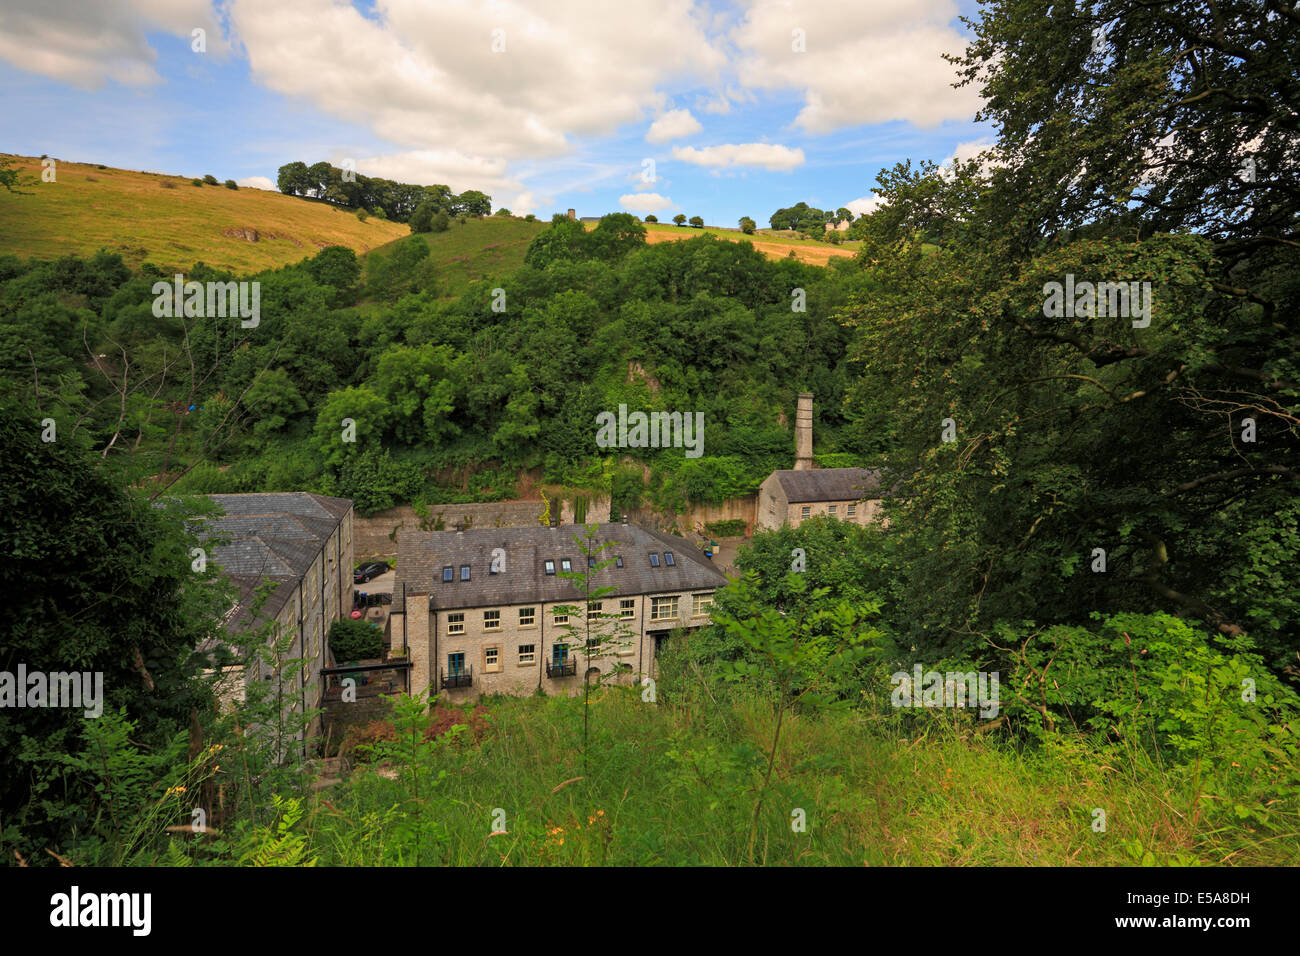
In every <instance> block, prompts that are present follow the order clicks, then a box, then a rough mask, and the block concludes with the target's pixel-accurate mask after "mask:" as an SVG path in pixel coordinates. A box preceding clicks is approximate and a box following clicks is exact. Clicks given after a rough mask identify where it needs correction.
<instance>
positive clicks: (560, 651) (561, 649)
mask: <svg viewBox="0 0 1300 956" xmlns="http://www.w3.org/2000/svg"><path fill="white" fill-rule="evenodd" d="M568 659H569V645H568V644H552V645H551V663H552V664H563V663H564V662H565V661H567V660H568Z"/></svg>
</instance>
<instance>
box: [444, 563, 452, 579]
mask: <svg viewBox="0 0 1300 956" xmlns="http://www.w3.org/2000/svg"><path fill="white" fill-rule="evenodd" d="M454 573H455V572H454V571H453V570H452V567H451V565H450V564H449V565H447V566H446V567H445V568H443V569H442V580H443V581H450V580H451V579H452V575H453V574H454Z"/></svg>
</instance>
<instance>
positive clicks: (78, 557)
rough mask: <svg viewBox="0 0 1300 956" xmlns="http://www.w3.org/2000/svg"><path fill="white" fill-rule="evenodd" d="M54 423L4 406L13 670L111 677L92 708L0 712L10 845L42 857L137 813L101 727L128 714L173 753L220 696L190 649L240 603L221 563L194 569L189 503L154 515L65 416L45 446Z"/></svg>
mask: <svg viewBox="0 0 1300 956" xmlns="http://www.w3.org/2000/svg"><path fill="white" fill-rule="evenodd" d="M45 417H47V415H46V414H42V413H41V412H38V411H37V410H36V408H34V407H32V406H29V405H26V404H17V403H12V402H9V401H7V400H3V401H0V440H2V441H3V443H4V448H5V454H4V455H3V456H0V481H2V482H3V487H4V488H6V489H7V490H8V492H9V496H8V499H7V501H6V505H5V507H4V508H3V509H0V554H2V555H3V558H0V582H2V583H3V585H4V588H5V593H6V594H7V605H8V606H7V610H6V615H7V617H8V622H7V624H6V627H5V636H4V646H5V655H6V664H5V667H4V669H5V670H7V671H9V672H11V673H12V672H14V671H16V670H17V666H18V665H19V664H22V665H25V667H26V669H27V671H28V674H29V676H30V675H31V674H34V673H37V672H39V673H42V674H45V675H53V674H55V673H77V674H78V675H80V674H82V673H86V674H91V675H95V674H98V675H100V676H99V678H98V680H97V681H95V680H92V681H91V684H90V685H89V686H86V688H85V689H86V690H87V691H88V692H89V693H90V694H91V695H92V696H94V695H95V694H96V692H95V687H98V693H99V696H98V700H97V702H95V701H91V700H86V699H85V698H83V700H82V704H83V705H84V706H82V707H66V706H64V707H53V706H36V707H33V706H28V707H16V706H13V702H12V700H11V701H10V702H9V703H8V705H7V706H4V707H0V752H3V753H4V755H5V763H6V772H5V773H4V774H2V775H0V813H3V815H4V828H5V844H6V846H7V847H8V848H9V850H10V851H11V852H12V851H13V850H15V849H16V850H19V851H20V852H21V853H22V855H23V856H24V857H25V858H26V859H28V860H30V861H32V862H34V863H37V862H44V861H45V860H46V859H48V855H47V854H46V853H45V850H46V849H50V850H53V851H55V852H59V851H63V852H65V853H66V852H70V851H71V850H72V849H73V847H72V846H71V844H72V843H73V842H74V841H75V840H77V839H80V840H82V841H85V842H86V843H87V844H89V845H93V844H94V843H95V842H96V841H99V842H102V841H103V840H104V837H103V836H101V834H104V833H105V832H106V831H108V830H110V829H116V828H117V824H118V823H119V822H124V817H125V814H126V813H128V812H129V811H131V810H132V809H133V807H130V806H122V805H120V804H117V803H115V802H114V801H115V796H118V797H120V796H121V795H123V793H124V792H125V787H126V783H125V782H124V781H123V780H121V779H106V775H108V774H110V773H111V771H110V770H109V769H108V766H106V764H107V763H108V761H109V758H110V756H111V755H110V754H108V753H106V752H101V751H98V750H97V748H96V747H95V746H94V745H93V744H91V743H90V737H91V736H93V731H94V730H95V728H100V729H107V728H108V724H107V723H104V721H105V720H110V722H111V718H112V717H113V715H115V714H116V713H117V712H118V711H119V710H121V711H123V712H124V713H125V715H126V716H127V717H128V718H129V719H130V720H131V721H132V722H133V723H134V725H135V731H134V733H133V736H134V739H135V740H137V741H139V742H140V744H141V745H142V746H143V747H144V748H147V749H149V750H155V751H156V752H158V753H166V754H169V759H170V758H173V757H175V751H174V750H172V749H171V742H172V740H174V739H175V736H176V734H177V733H178V732H179V731H182V730H183V729H184V728H185V726H186V724H187V723H188V721H189V717H190V713H191V710H195V711H197V712H200V713H207V712H208V709H209V707H210V705H211V702H212V697H211V695H210V693H209V692H208V690H207V688H206V687H205V686H204V685H203V684H202V682H201V681H200V680H198V679H197V675H198V671H199V668H200V666H201V665H202V663H203V661H202V658H201V657H200V655H198V654H197V653H195V648H196V647H198V646H199V645H200V644H201V643H202V642H204V641H206V640H209V639H215V638H217V637H218V636H219V634H220V630H219V625H218V622H219V621H220V618H221V613H222V611H223V610H224V609H225V608H226V607H228V606H229V601H230V591H229V589H228V588H227V587H226V586H225V584H224V581H223V579H221V578H220V577H219V576H218V574H217V570H216V567H215V566H214V565H213V564H211V562H210V561H209V562H208V563H207V565H206V568H205V569H204V570H203V571H198V570H196V566H194V565H192V563H191V562H192V561H193V560H194V555H195V553H196V552H194V551H193V550H192V549H194V548H197V547H199V542H198V541H197V540H195V538H194V536H193V533H192V530H189V529H187V526H186V522H187V521H192V520H193V518H194V505H193V503H191V504H186V503H184V502H181V501H179V500H169V501H161V502H160V503H159V504H158V505H157V506H153V505H151V504H150V503H149V502H148V501H147V500H145V499H144V497H143V496H141V495H139V494H137V493H135V492H129V491H126V490H124V489H123V488H122V487H121V485H120V484H119V483H118V482H116V481H115V480H113V479H112V478H110V477H109V476H107V475H106V474H104V473H103V472H102V471H101V470H100V469H98V468H97V467H95V466H93V465H92V464H91V462H92V461H93V460H94V459H92V458H91V457H90V456H89V455H88V454H87V451H88V449H87V447H86V445H85V444H84V443H83V442H82V441H80V440H78V439H77V438H76V437H75V436H74V435H73V434H72V429H71V423H70V422H68V421H66V420H60V421H59V422H58V424H57V431H56V432H55V433H54V435H53V437H54V440H53V441H48V442H47V441H43V440H42V435H43V432H45V430H46V426H45V425H43V424H42V419H43V418H45ZM60 417H61V416H60ZM47 437H48V436H47ZM207 507H208V510H209V511H211V506H210V505H208V506H207ZM33 568H42V569H44V571H43V572H42V573H33V570H32V569H33ZM48 679H50V680H57V678H53V677H49V678H48ZM10 690H11V691H12V686H11V687H10ZM52 690H53V689H52V688H51V692H52ZM50 699H51V698H50V697H48V696H47V697H46V700H47V701H49V700H50ZM32 700H34V697H29V701H32ZM96 711H97V713H95V717H96V718H98V719H94V718H91V719H87V716H86V714H87V712H92V713H94V712H96ZM87 748H90V749H89V750H87ZM115 769H120V770H126V769H127V768H121V767H118V768H115ZM155 798H156V794H155V795H153V796H151V797H150V799H151V800H152V799H155ZM110 821H111V823H110ZM74 855H75V854H74Z"/></svg>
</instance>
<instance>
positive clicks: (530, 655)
mask: <svg viewBox="0 0 1300 956" xmlns="http://www.w3.org/2000/svg"><path fill="white" fill-rule="evenodd" d="M536 661H537V645H536V644H520V645H519V663H520V664H532V663H535V662H536Z"/></svg>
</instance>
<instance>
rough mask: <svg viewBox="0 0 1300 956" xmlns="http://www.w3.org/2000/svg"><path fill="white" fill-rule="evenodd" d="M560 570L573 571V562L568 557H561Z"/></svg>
mask: <svg viewBox="0 0 1300 956" xmlns="http://www.w3.org/2000/svg"><path fill="white" fill-rule="evenodd" d="M560 570H561V571H572V570H573V562H572V561H570V560H569V559H568V558H560Z"/></svg>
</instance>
